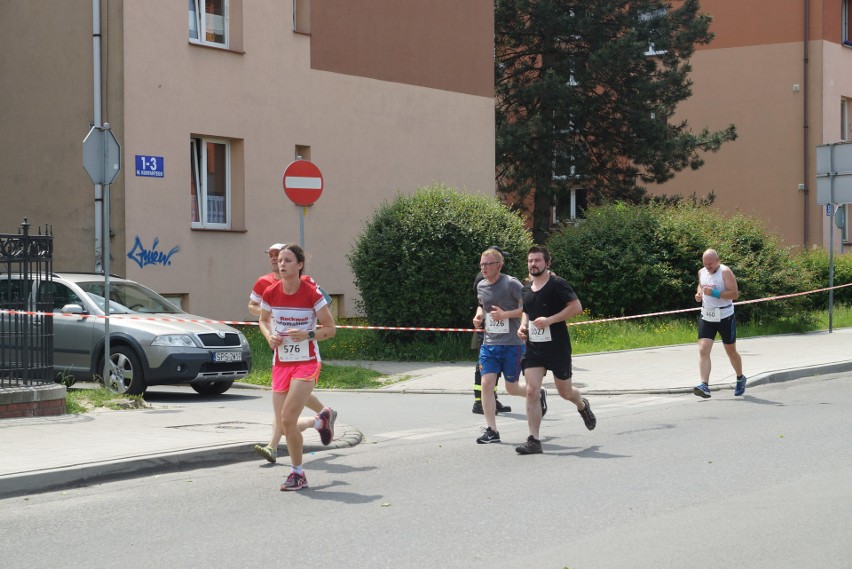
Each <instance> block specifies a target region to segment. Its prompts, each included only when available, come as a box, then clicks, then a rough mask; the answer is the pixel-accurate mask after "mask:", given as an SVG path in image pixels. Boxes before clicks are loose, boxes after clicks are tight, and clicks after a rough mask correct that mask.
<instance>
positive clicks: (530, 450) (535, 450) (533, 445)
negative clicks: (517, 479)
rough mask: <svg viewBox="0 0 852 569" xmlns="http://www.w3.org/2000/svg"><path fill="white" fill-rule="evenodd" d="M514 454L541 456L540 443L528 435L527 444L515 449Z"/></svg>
mask: <svg viewBox="0 0 852 569" xmlns="http://www.w3.org/2000/svg"><path fill="white" fill-rule="evenodd" d="M515 452H517V453H518V454H541V441H540V440H538V439H535V438H533V436H532V435H530V436H528V437H527V442H525V443H524V444H522V445H521V446H517V447H515Z"/></svg>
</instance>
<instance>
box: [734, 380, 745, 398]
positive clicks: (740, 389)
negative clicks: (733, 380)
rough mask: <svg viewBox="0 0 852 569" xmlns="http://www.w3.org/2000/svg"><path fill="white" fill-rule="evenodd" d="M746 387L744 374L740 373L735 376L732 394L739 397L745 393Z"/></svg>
mask: <svg viewBox="0 0 852 569" xmlns="http://www.w3.org/2000/svg"><path fill="white" fill-rule="evenodd" d="M745 388H746V376H744V375H741V376H739V377H737V386H736V387H735V388H734V395H736V396H737V397H739V396H740V395H742V394H743V393H745Z"/></svg>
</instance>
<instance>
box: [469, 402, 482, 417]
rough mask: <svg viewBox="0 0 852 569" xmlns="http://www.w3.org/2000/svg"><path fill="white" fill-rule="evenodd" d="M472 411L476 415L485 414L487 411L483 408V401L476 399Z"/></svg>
mask: <svg viewBox="0 0 852 569" xmlns="http://www.w3.org/2000/svg"><path fill="white" fill-rule="evenodd" d="M472 411H473V413H474V415H482V414H484V413H485V412H484V411H483V410H482V401H474V402H473V409H472Z"/></svg>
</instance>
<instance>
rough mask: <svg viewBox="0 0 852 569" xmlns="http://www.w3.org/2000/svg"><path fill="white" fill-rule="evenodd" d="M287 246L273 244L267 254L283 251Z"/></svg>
mask: <svg viewBox="0 0 852 569" xmlns="http://www.w3.org/2000/svg"><path fill="white" fill-rule="evenodd" d="M286 246H287V245H285V244H284V243H273V244H272V245H270V246H269V248H268V249H267V250H266V252H267V253H269V252H270V251H280V250H281V249H283V248H284V247H286Z"/></svg>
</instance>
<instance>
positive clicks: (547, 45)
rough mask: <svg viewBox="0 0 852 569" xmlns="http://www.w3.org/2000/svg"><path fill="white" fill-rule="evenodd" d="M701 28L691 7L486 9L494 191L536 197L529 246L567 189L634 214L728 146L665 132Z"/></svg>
mask: <svg viewBox="0 0 852 569" xmlns="http://www.w3.org/2000/svg"><path fill="white" fill-rule="evenodd" d="M710 21H711V18H710V16H709V15H706V14H702V13H700V12H699V3H698V0H683V1H682V2H678V3H677V6H673V5H672V3H671V2H668V1H665V0H630V1H625V0H496V2H495V65H496V68H495V79H496V99H497V110H496V129H497V132H496V136H497V158H496V161H497V186H498V190H500V191H501V192H505V193H507V194H510V195H511V196H513V201H514V202H515V203H516V204H521V203H523V200H524V199H525V198H526V197H528V196H529V194H530V192H531V191H532V190H535V192H534V199H533V208H534V212H533V222H534V227H533V234H534V237H535V240H536V241H537V242H542V241H543V240H544V238H545V236H546V235H547V229H548V215H549V210H550V207H551V205H553V204H556V203H559V204H562V205H564V204H566V203H567V199H568V198H569V197H570V193H571V189H572V188H581V189H582V190H584V191H585V192H586V199H587V200H588V202H589V203H590V204H596V203H601V202H603V201H607V200H610V201H612V200H621V201H627V202H634V203H635V202H638V201H641V200H642V198H643V197H644V195H645V193H646V190H645V188H644V187H643V185H642V184H649V183H659V182H664V181H666V180H668V179H670V178H672V177H673V176H674V175H675V174H676V173H677V172H678V171H680V170H683V169H684V168H686V167H690V168H692V169H697V168H699V167H701V166H702V165H703V163H704V160H703V159H702V157H701V155H702V153H703V152H706V151H716V150H718V149H719V147H720V146H721V145H722V144H723V143H724V142H725V141H728V140H734V139H735V138H736V128H735V126H734V125H730V126H728V127H727V128H726V129H724V130H720V131H715V132H710V130H709V129H707V128H704V129H702V130H701V132H700V133H698V134H695V133H693V132H692V130H691V128H690V126H689V125H688V124H687V121H685V120H680V121H678V122H673V120H672V117H673V115H674V113H675V109H676V107H677V104H678V103H680V102H681V101H683V100H685V99H687V98H688V97H689V96H690V95H691V94H692V82H691V80H690V79H689V72H690V71H691V66H690V63H689V59H690V57H691V56H692V54H693V52H694V50H695V46H696V45H705V44H708V43H709V42H710V41H711V40H712V38H713V34H712V33H710V31H709V28H710Z"/></svg>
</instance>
